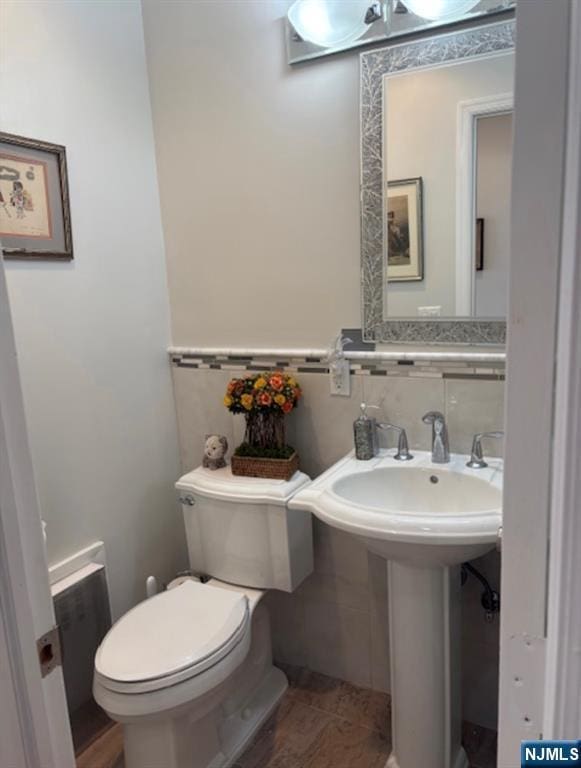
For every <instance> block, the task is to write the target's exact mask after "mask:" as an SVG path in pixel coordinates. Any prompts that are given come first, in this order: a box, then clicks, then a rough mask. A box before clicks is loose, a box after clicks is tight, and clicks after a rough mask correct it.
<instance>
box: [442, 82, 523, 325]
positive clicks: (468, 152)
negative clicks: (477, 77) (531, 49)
mask: <svg viewBox="0 0 581 768" xmlns="http://www.w3.org/2000/svg"><path fill="white" fill-rule="evenodd" d="M513 111H514V94H513V93H512V92H511V93H498V94H493V95H491V96H480V97H478V98H476V99H466V100H465V101H460V102H458V107H457V111H456V158H457V160H456V315H457V316H458V317H472V316H473V315H474V310H475V308H476V270H475V269H474V249H475V244H476V204H477V200H476V184H477V181H478V179H477V172H478V169H477V159H478V144H477V123H478V119H479V118H481V117H490V116H491V115H506V114H509V113H512V112H513ZM467 255H468V258H467ZM470 255H471V256H470Z"/></svg>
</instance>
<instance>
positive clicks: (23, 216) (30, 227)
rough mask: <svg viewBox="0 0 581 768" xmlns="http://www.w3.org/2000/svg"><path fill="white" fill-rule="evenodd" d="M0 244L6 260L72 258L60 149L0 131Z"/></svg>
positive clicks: (63, 156) (63, 154) (64, 165)
mask: <svg viewBox="0 0 581 768" xmlns="http://www.w3.org/2000/svg"><path fill="white" fill-rule="evenodd" d="M0 242H1V244H2V251H3V253H4V258H5V259H22V260H50V261H53V260H58V261H70V260H71V259H72V258H73V238H72V230H71V213H70V205H69V187H68V179H67V160H66V150H65V148H64V147H63V146H61V145H59V144H50V143H49V142H47V141H39V140H37V139H27V138H25V137H23V136H15V135H13V134H10V133H1V132H0Z"/></svg>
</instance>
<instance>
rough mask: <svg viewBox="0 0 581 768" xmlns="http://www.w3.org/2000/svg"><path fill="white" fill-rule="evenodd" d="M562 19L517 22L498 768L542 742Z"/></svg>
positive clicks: (546, 9)
mask: <svg viewBox="0 0 581 768" xmlns="http://www.w3.org/2000/svg"><path fill="white" fill-rule="evenodd" d="M570 8H571V2H570V0H562V2H559V3H548V2H544V0H530V2H523V3H519V10H518V44H517V48H516V58H515V115H514V145H513V178H512V193H511V230H512V231H511V258H510V277H509V312H508V318H507V320H508V370H507V386H506V403H507V408H506V445H505V473H504V479H505V482H504V498H503V510H504V513H503V533H502V552H503V557H502V573H501V594H502V600H503V607H502V611H501V623H500V697H499V717H498V723H499V732H498V768H514V766H516V765H520V744H521V741H522V740H524V739H538V738H539V737H541V736H542V735H543V722H544V716H543V711H544V689H545V658H546V640H545V632H546V607H547V594H546V591H547V567H548V560H547V557H548V533H549V522H550V518H549V510H550V498H551V460H552V440H551V436H552V434H553V406H554V400H553V392H554V384H555V359H556V338H557V333H556V332H557V310H558V303H559V255H560V250H561V230H562V216H563V188H564V164H565V151H564V150H565V140H566V126H567V77H568V67H569V61H568V36H569V25H570V18H569V17H570ZM543 50H545V51H550V52H551V55H550V56H543V55H539V52H540V51H543ZM576 736H577V734H576Z"/></svg>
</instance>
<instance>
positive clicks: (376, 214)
mask: <svg viewBox="0 0 581 768" xmlns="http://www.w3.org/2000/svg"><path fill="white" fill-rule="evenodd" d="M514 45H515V22H514V20H511V21H506V22H500V23H496V24H490V25H486V26H482V27H477V28H474V29H468V30H460V31H458V32H452V33H448V34H444V35H442V34H440V35H437V34H436V35H435V36H434V37H430V38H424V39H421V40H417V41H413V42H410V43H402V44H400V45H395V46H391V47H388V48H380V49H374V50H371V51H368V52H364V53H362V54H361V56H360V66H361V73H360V120H361V298H362V309H363V335H364V338H365V339H366V340H368V341H376V342H386V343H388V342H389V343H409V342H415V343H421V344H504V343H505V341H506V323H505V322H504V321H503V320H479V321H475V320H448V321H437V322H434V321H425V320H412V319H401V318H400V319H395V320H389V319H386V318H384V312H383V288H384V278H385V276H384V258H383V254H384V222H383V204H384V201H383V191H384V190H383V140H382V137H383V78H384V76H385V75H386V74H389V73H393V72H401V71H403V70H406V69H410V68H417V67H426V66H433V65H435V64H441V63H442V62H445V61H458V60H460V59H465V58H472V57H475V56H486V55H490V54H494V53H497V52H502V51H507V50H511V49H513V48H514Z"/></svg>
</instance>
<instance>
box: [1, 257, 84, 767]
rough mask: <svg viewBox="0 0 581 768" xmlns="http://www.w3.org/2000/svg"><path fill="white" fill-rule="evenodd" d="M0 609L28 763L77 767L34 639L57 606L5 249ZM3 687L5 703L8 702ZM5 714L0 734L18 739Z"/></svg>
mask: <svg viewBox="0 0 581 768" xmlns="http://www.w3.org/2000/svg"><path fill="white" fill-rule="evenodd" d="M0 611H1V612H2V616H3V624H4V627H5V631H6V635H7V643H8V654H9V659H8V660H7V659H4V658H3V659H0V663H8V664H9V665H10V667H11V669H12V677H13V680H14V689H15V692H16V696H17V699H18V717H19V720H20V727H21V732H22V740H23V744H24V755H23V757H24V760H25V763H26V765H27V766H28V768H73V766H74V754H73V747H72V740H71V733H70V727H69V722H68V715H67V706H66V698H65V690H64V680H63V675H62V669H61V668H60V667H57V668H55V669H53V671H52V672H51V673H50V674H48V675H47V676H46V677H45V678H42V677H41V673H40V665H39V662H38V654H37V649H36V639H37V638H38V637H41V636H42V635H43V634H45V633H46V632H48V631H49V630H50V629H52V627H53V626H54V621H55V618H54V610H53V605H52V600H51V595H50V588H49V583H48V569H47V564H46V553H45V549H44V538H43V534H42V526H41V520H40V512H39V504H38V498H37V495H36V487H35V483H34V472H33V468H32V460H31V456H30V450H29V446H28V436H27V431H26V422H25V417H24V406H23V401H22V392H21V387H20V378H19V372H18V361H17V357H16V348H15V343H14V334H13V330H12V318H11V315H10V304H9V301H8V291H7V287H6V279H5V271H4V264H3V261H2V259H1V256H0ZM3 697H4V692H3V691H2V690H0V705H2V706H5V703H4V698H3ZM5 727H6V726H5V725H4V724H3V720H2V718H0V739H9V740H13V743H14V742H15V734H12V733H6V732H5Z"/></svg>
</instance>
